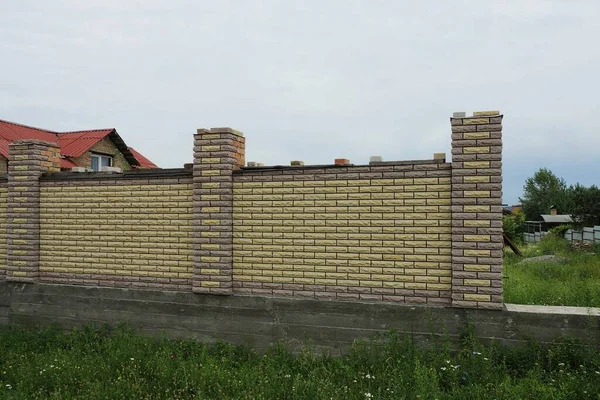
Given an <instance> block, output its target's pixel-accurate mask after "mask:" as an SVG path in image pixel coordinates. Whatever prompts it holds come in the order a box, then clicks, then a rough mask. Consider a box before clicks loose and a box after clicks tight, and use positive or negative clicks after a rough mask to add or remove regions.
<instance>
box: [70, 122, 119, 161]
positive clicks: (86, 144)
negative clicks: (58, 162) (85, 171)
mask: <svg viewBox="0 0 600 400" xmlns="http://www.w3.org/2000/svg"><path fill="white" fill-rule="evenodd" d="M113 131H114V129H99V130H95V131H81V132H65V133H59V134H58V144H59V146H60V153H61V154H62V155H63V156H65V157H80V156H81V155H82V154H84V153H85V152H86V151H88V150H89V149H90V147H92V146H93V145H95V144H96V143H98V142H99V141H100V140H102V139H104V137H105V136H106V135H109V134H110V133H112V132H113Z"/></svg>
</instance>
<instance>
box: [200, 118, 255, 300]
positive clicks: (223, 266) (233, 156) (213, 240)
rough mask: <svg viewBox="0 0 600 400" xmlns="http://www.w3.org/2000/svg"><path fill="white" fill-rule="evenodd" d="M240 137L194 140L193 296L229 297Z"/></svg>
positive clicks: (221, 132) (203, 133) (223, 131)
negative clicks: (198, 294)
mask: <svg viewBox="0 0 600 400" xmlns="http://www.w3.org/2000/svg"><path fill="white" fill-rule="evenodd" d="M245 143H246V140H245V138H244V137H243V136H242V134H241V133H240V132H238V131H236V130H233V129H231V128H212V129H210V130H209V129H198V132H197V134H196V135H195V136H194V255H195V258H194V280H193V290H194V292H196V293H211V294H232V280H233V276H232V270H233V265H232V263H233V254H232V251H233V217H232V214H233V171H234V169H237V168H239V167H240V166H242V165H244V163H245Z"/></svg>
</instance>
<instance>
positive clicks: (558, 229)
mask: <svg viewBox="0 0 600 400" xmlns="http://www.w3.org/2000/svg"><path fill="white" fill-rule="evenodd" d="M569 229H573V226H572V225H569V224H562V225H559V226H555V227H554V228H550V229H549V230H548V233H549V234H551V235H554V236H558V237H559V238H564V237H565V232H567V231H568V230H569Z"/></svg>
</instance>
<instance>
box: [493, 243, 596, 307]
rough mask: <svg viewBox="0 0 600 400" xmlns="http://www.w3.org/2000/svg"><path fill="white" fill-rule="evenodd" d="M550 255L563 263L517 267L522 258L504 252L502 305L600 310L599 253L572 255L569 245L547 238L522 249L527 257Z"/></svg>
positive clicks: (540, 263) (574, 252) (539, 263)
mask: <svg viewBox="0 0 600 400" xmlns="http://www.w3.org/2000/svg"><path fill="white" fill-rule="evenodd" d="M544 251H549V252H551V253H552V254H555V255H558V256H562V257H565V258H566V259H567V261H566V262H563V263H548V262H532V263H527V264H517V263H518V262H519V261H520V260H521V258H520V257H517V256H515V255H514V254H513V253H512V252H508V251H507V252H506V254H505V258H504V301H505V302H507V303H516V304H534V305H556V306H581V307H600V252H598V251H596V252H594V253H590V252H587V253H584V252H579V251H571V250H570V249H569V246H568V243H567V242H566V241H563V240H561V239H557V238H553V237H551V236H548V237H546V238H544V240H543V241H542V242H540V244H537V245H530V246H527V247H525V248H524V252H525V256H526V257H533V256H537V255H542V254H544Z"/></svg>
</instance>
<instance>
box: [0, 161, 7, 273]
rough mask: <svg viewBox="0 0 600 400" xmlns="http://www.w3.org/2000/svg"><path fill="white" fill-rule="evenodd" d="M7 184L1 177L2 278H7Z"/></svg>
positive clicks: (0, 267)
mask: <svg viewBox="0 0 600 400" xmlns="http://www.w3.org/2000/svg"><path fill="white" fill-rule="evenodd" d="M0 162H1V160H0ZM6 184H7V181H6V180H5V179H0V280H4V279H5V278H6V200H7V196H8V188H7V186H6Z"/></svg>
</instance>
